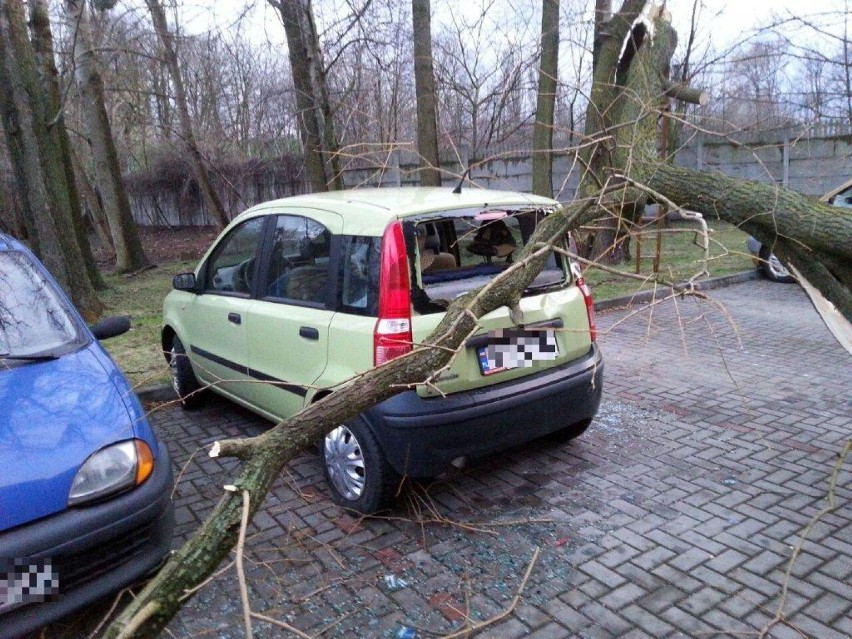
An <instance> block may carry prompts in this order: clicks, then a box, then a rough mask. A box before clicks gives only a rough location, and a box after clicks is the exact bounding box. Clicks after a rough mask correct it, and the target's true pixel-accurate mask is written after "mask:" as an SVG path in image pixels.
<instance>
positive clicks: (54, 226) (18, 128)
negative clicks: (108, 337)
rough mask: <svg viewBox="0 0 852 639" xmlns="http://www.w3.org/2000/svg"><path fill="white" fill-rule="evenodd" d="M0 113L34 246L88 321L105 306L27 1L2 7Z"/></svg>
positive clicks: (12, 0)
mask: <svg viewBox="0 0 852 639" xmlns="http://www.w3.org/2000/svg"><path fill="white" fill-rule="evenodd" d="M0 86H2V87H3V90H2V91H0V110H2V118H3V129H4V132H5V135H6V142H7V145H8V147H9V149H10V157H11V159H12V163H13V166H14V171H15V179H16V182H17V185H18V190H19V195H20V198H21V201H22V203H23V209H24V214H25V215H26V216H29V217H30V218H31V220H32V224H31V227H30V228H31V230H32V232H33V233H34V235H35V237H36V241H35V243H34V246H35V247H36V249H37V251H38V254H39V256H40V257H41V258H42V260H43V261H44V262H45V265H46V266H47V267H48V269H49V270H50V271H51V273H53V275H54V276H55V277H56V278H57V279H58V280H59V282H60V283H61V284H62V286H63V287H64V288H65V289H66V290H67V291H68V293H69V295H70V297H71V299H72V301H73V302H74V303H75V304H76V305H77V307H78V308H79V309H80V311H81V312H82V313H83V315H84V316H85V317H86V319H87V320H91V319H94V318H96V317H97V316H98V315H99V314H100V313H101V311H102V309H103V305H102V304H101V302H100V300H99V299H98V297H97V294H96V293H95V289H94V286H93V284H92V281H91V279H90V278H89V273H88V271H87V270H86V266H85V260H84V258H83V254H82V253H81V250H80V245H79V244H78V242H77V235H76V231H75V229H74V222H73V218H72V211H71V204H70V200H71V198H72V197H77V194H76V192H75V191H73V190H71V189H70V187H69V184H68V180H67V176H68V172H67V169H66V167H65V165H64V158H63V155H62V152H61V149H62V140H61V136H60V132H59V131H60V129H61V128H62V123H61V120H59V119H57V118H56V113H55V112H54V111H53V110H52V109H51V108H50V106H51V101H50V97H49V95H48V93H47V91H46V90H45V89H46V88H45V83H44V81H43V79H42V77H41V76H40V74H39V65H38V60H37V57H36V52H35V49H34V48H33V45H32V43H31V42H30V40H29V37H28V34H27V27H26V15H25V10H24V6H23V3H22V2H21V0H6V1H5V2H3V3H0Z"/></svg>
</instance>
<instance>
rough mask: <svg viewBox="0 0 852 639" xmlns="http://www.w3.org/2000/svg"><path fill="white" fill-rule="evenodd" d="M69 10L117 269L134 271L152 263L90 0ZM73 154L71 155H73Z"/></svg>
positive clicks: (84, 113) (71, 0)
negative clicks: (128, 179) (118, 141)
mask: <svg viewBox="0 0 852 639" xmlns="http://www.w3.org/2000/svg"><path fill="white" fill-rule="evenodd" d="M65 11H66V13H67V15H68V22H69V28H70V29H71V32H72V33H74V34H75V36H76V37H75V38H74V71H75V76H76V80H77V91H78V93H79V96H80V103H81V104H80V106H81V109H80V115H81V118H82V120H83V124H84V126H85V128H86V137H87V141H88V143H89V148H90V149H91V152H92V162H93V165H94V172H95V180H96V181H97V184H98V187H99V189H100V195H101V203H102V205H103V211H104V213H105V214H106V218H107V220H108V222H109V230H110V235H111V237H112V245H113V248H114V249H115V270H116V272H118V273H134V272H136V271H139V270H140V269H143V268H145V267H147V266H149V265H150V262H149V261H148V258H147V256H146V255H145V250H144V249H143V248H142V242H141V241H140V240H139V232H138V230H137V227H136V221H135V220H134V219H133V213H132V212H131V210H130V198H129V197H128V196H127V191H126V190H125V188H124V182H123V181H122V179H121V167H120V166H119V162H118V152H117V151H116V149H115V142H114V140H113V137H112V127H111V126H110V123H109V118H108V117H107V112H106V107H105V106H104V85H103V80H102V78H101V73H100V70H99V64H98V60H97V57H96V55H95V51H94V47H93V44H92V35H91V29H90V26H89V19H88V16H87V15H86V3H85V2H84V1H83V0H66V2H65ZM69 157H70V155H69ZM69 164H70V162H69Z"/></svg>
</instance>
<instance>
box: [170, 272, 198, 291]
mask: <svg viewBox="0 0 852 639" xmlns="http://www.w3.org/2000/svg"><path fill="white" fill-rule="evenodd" d="M172 287H173V288H174V289H175V290H177V291H189V292H190V293H192V292H194V291H195V273H180V274H179V275H175V276H174V277H173V278H172Z"/></svg>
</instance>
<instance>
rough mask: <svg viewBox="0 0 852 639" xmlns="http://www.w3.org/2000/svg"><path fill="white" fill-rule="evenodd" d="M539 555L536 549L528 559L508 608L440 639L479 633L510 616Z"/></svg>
mask: <svg viewBox="0 0 852 639" xmlns="http://www.w3.org/2000/svg"><path fill="white" fill-rule="evenodd" d="M539 553H541V549H540V548H536V549H535V550H534V551H533V556H532V559H530V563H529V565H528V566H527V571H526V572H525V573H524V578H523V579H521V583H520V585H519V586H518V590H517V592H516V593H515V596H514V597H513V598H512V601H511V603H510V604H509V607H508V608H506V609H505V610H503V611H502V612H500V613H498V614H496V615H494V616H493V617H491V618H489V619H486V620H485V621H480V622H479V623H476V624H473V625H472V626H467V624H465V627H464V628H462V629H461V630H458V631H456V632H453V633H451V634H448V635H441V637H440V639H456V638H457V637H463V636H465V635H470V634H471V633H475V632H479V631H480V630H482V629H483V628H485V627H487V626H491V625H494V624H495V623H497V622H498V621H502V620H503V619H505V618H506V617H508V616H509V615H510V614H512V612H513V611H514V610H515V608H516V607H517V605H518V603H519V602H520V600H521V593H522V592H523V591H524V588H525V587H526V585H527V581H529V578H530V574H532V570H533V568H534V567H535V562H536V561H538V555H539Z"/></svg>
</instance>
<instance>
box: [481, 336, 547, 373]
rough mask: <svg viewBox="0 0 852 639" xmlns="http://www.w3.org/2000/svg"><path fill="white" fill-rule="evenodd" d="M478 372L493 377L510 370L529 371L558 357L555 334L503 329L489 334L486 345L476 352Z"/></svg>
mask: <svg viewBox="0 0 852 639" xmlns="http://www.w3.org/2000/svg"><path fill="white" fill-rule="evenodd" d="M477 355H478V356H479V370H480V371H481V372H482V374H483V375H493V374H494V373H500V372H502V371H508V370H511V369H513V368H529V367H531V366H535V365H536V364H537V363H538V362H552V361H553V360H555V359H556V358H557V357H559V347H558V346H557V344H556V332H555V331H552V330H538V331H534V330H524V329H520V328H505V329H500V330H496V331H491V332H490V333H488V346H482V347H480V348H479V349H477Z"/></svg>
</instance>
